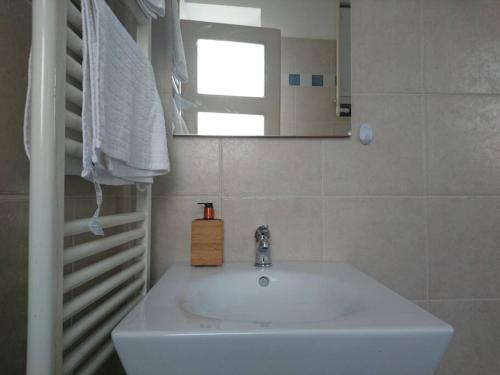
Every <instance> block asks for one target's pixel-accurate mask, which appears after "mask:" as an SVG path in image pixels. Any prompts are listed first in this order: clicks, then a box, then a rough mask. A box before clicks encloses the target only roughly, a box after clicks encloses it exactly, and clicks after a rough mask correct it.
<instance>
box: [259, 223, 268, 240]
mask: <svg viewBox="0 0 500 375" xmlns="http://www.w3.org/2000/svg"><path fill="white" fill-rule="evenodd" d="M262 238H267V239H270V238H271V231H270V230H269V225H267V224H265V225H261V226H259V227H258V228H257V230H256V231H255V240H256V241H259V240H261V239H262Z"/></svg>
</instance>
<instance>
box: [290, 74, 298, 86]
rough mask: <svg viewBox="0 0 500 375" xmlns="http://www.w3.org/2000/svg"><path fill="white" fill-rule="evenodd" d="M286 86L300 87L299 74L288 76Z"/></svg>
mask: <svg viewBox="0 0 500 375" xmlns="http://www.w3.org/2000/svg"><path fill="white" fill-rule="evenodd" d="M288 84H289V85H290V86H300V74H295V73H294V74H289V75H288Z"/></svg>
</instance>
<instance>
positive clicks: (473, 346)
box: [430, 301, 500, 375]
mask: <svg viewBox="0 0 500 375" xmlns="http://www.w3.org/2000/svg"><path fill="white" fill-rule="evenodd" d="M430 312H431V313H433V314H435V315H436V316H438V317H439V318H441V319H443V320H444V321H446V322H447V323H449V324H451V325H452V326H453V328H454V329H455V335H454V337H453V339H452V340H451V344H450V346H449V348H448V351H447V353H446V354H445V356H444V358H443V360H442V361H441V364H440V366H439V369H438V371H437V374H438V375H472V374H474V375H497V374H499V373H500V320H499V319H498V317H499V316H500V301H440V302H438V301H431V302H430Z"/></svg>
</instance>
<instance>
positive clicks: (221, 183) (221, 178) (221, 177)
mask: <svg viewBox="0 0 500 375" xmlns="http://www.w3.org/2000/svg"><path fill="white" fill-rule="evenodd" d="M218 143H219V158H218V159H219V160H218V164H219V192H218V195H217V198H218V201H219V210H220V217H221V218H223V217H224V216H223V215H224V212H223V208H222V196H223V194H222V190H223V188H224V168H223V163H222V158H223V152H222V147H223V145H222V139H220V138H219V139H218Z"/></svg>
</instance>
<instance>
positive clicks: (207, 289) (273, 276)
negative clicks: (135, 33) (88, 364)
mask: <svg viewBox="0 0 500 375" xmlns="http://www.w3.org/2000/svg"><path fill="white" fill-rule="evenodd" d="M452 334H453V329H452V327H451V326H449V325H448V324H446V323H444V322H442V321H441V320H439V319H437V318H436V317H434V316H432V315H431V314H429V313H428V312H426V311H424V310H422V309H421V308H420V307H418V306H416V305H414V304H413V303H411V302H409V301H407V300H405V299H404V298H402V297H401V296H399V295H397V294H396V293H394V292H392V291H391V290H389V289H387V288H386V287H384V286H382V285H381V284H379V283H378V282H376V281H375V280H373V279H372V278H370V277H368V276H366V275H365V274H363V273H362V272H360V271H358V270H356V269H355V268H353V267H352V266H350V265H348V264H346V263H340V262H331V263H328V262H321V263H319V262H283V263H279V262H278V263H276V264H275V265H274V266H273V267H272V268H269V269H256V268H254V267H253V266H251V265H249V264H248V263H227V264H225V265H224V266H223V267H214V268H212V267H210V268H193V267H190V266H188V265H174V266H172V267H171V268H170V269H169V270H168V271H167V273H166V274H165V275H164V276H163V277H162V278H161V280H160V281H159V282H158V283H157V284H156V285H155V286H154V287H153V288H152V289H151V291H150V292H149V293H148V294H147V295H146V297H144V299H143V300H142V301H141V302H139V303H138V305H137V306H136V307H135V308H134V309H133V310H132V311H131V312H130V313H129V314H128V315H127V316H126V317H125V318H124V319H123V321H122V322H121V323H120V324H119V325H118V326H117V327H116V328H115V329H114V331H113V333H112V337H113V342H114V344H115V347H116V350H117V351H118V354H119V356H120V359H121V361H122V363H123V365H124V367H125V369H126V371H127V374H132V375H134V374H143V375H147V374H169V375H170V374H172V375H174V374H179V375H195V374H196V375H202V374H203V375H212V374H213V375H226V374H227V375H247V374H248V375H260V374H262V375H281V374H283V375H295V374H297V375H298V374H300V375H304V374H308V375H316V374H318V375H319V374H325V375H326V374H329V375H330V374H339V375H350V374H353V375H354V374H355V375H363V374H369V375H375V374H381V375H391V374H394V375H401V374H406V375H412V374H415V375H417V374H418V375H423V374H433V373H434V371H435V369H436V367H437V364H438V362H439V360H440V359H441V357H442V355H443V353H444V351H445V350H446V348H447V346H448V343H449V340H450V339H451V336H452Z"/></svg>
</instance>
